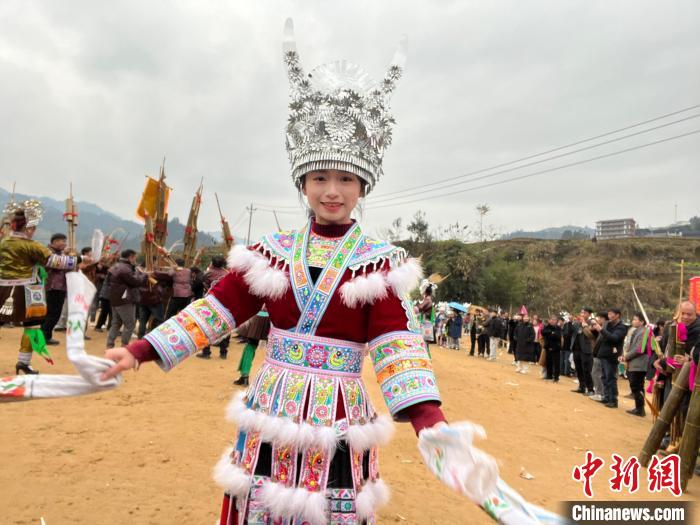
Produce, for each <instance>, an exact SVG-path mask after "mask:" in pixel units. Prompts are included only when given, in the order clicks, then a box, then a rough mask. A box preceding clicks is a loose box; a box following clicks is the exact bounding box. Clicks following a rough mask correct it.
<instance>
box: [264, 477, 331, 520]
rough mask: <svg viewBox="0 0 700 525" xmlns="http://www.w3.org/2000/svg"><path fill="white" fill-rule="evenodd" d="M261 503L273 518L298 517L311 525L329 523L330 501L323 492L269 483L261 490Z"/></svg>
mask: <svg viewBox="0 0 700 525" xmlns="http://www.w3.org/2000/svg"><path fill="white" fill-rule="evenodd" d="M260 501H261V502H262V504H263V505H264V506H265V507H266V508H268V509H269V510H270V514H271V515H272V517H273V518H290V517H292V516H298V517H300V518H302V519H304V520H306V521H308V522H309V523H310V524H311V525H325V524H327V523H328V514H327V509H328V501H327V500H326V498H325V497H324V495H323V494H322V493H321V492H310V491H308V490H306V489H302V488H294V487H285V486H284V485H282V484H281V483H273V482H268V483H264V484H263V485H262V487H261V488H260Z"/></svg>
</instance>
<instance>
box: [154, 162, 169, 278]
mask: <svg viewBox="0 0 700 525" xmlns="http://www.w3.org/2000/svg"><path fill="white" fill-rule="evenodd" d="M168 191H169V188H168V186H167V185H166V184H165V157H163V164H161V166H160V174H159V176H158V198H157V199H156V216H155V217H154V218H153V235H154V239H155V243H156V244H157V245H159V246H165V243H166V241H167V239H168V211H167V205H168V203H167V201H168ZM162 263H163V258H162V256H161V254H160V251H158V266H161V265H162Z"/></svg>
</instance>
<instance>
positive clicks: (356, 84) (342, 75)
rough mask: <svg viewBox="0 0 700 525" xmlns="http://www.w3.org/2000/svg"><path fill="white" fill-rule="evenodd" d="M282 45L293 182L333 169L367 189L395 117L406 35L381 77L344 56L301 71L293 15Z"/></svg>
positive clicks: (377, 173)
mask: <svg viewBox="0 0 700 525" xmlns="http://www.w3.org/2000/svg"><path fill="white" fill-rule="evenodd" d="M282 50H283V52H284V62H285V65H286V66H287V76H288V78H289V87H290V102H289V119H288V122H287V129H286V136H287V141H286V142H287V153H288V155H289V162H290V164H291V167H292V180H293V181H294V184H295V185H296V186H297V187H300V185H301V180H302V178H303V176H304V175H306V174H307V173H309V172H310V171H314V170H328V169H336V170H341V171H349V172H351V173H354V174H355V175H357V176H358V177H360V178H361V179H363V180H364V181H365V182H366V183H367V187H366V192H365V193H369V192H370V191H371V190H372V188H373V187H374V185H375V184H376V183H377V181H378V180H379V177H380V176H381V175H382V159H383V157H384V151H385V150H386V148H387V147H388V146H389V145H390V144H391V134H392V127H393V125H394V124H395V120H394V117H393V116H392V115H391V113H390V107H389V102H390V96H391V93H392V92H393V91H394V88H395V87H396V81H397V80H398V79H399V78H401V74H402V73H403V69H404V66H405V64H406V37H403V38H402V39H401V41H400V42H399V46H398V48H397V50H396V52H395V53H394V57H393V59H392V61H391V65H390V66H389V69H388V70H387V73H386V75H385V76H384V78H383V79H382V81H381V82H379V83H377V82H375V81H374V80H373V79H372V78H371V77H370V76H369V74H368V73H367V72H365V71H364V70H363V69H362V68H361V67H359V66H357V65H356V64H353V63H350V62H347V61H345V60H339V61H336V62H330V63H328V64H323V65H321V66H319V67H317V68H315V69H313V70H312V71H311V73H308V74H305V73H304V70H303V68H302V66H301V62H300V60H299V54H298V52H297V48H296V41H295V39H294V25H293V22H292V20H291V18H289V19H287V21H286V23H285V26H284V38H283V44H282Z"/></svg>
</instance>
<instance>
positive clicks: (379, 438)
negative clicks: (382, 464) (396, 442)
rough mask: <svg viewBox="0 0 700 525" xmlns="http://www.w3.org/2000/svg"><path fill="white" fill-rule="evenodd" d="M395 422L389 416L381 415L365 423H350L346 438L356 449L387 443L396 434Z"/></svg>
mask: <svg viewBox="0 0 700 525" xmlns="http://www.w3.org/2000/svg"><path fill="white" fill-rule="evenodd" d="M394 430H395V428H394V423H393V422H392V420H391V418H390V417H389V416H385V415H381V416H379V417H377V418H376V419H375V420H374V421H371V422H370V423H367V424H365V425H350V426H349V427H348V431H347V433H346V434H345V439H346V441H347V442H348V444H349V445H350V447H352V448H353V449H355V450H362V451H365V450H369V449H370V448H373V447H376V446H379V445H386V444H387V443H388V442H389V441H390V440H391V438H392V436H393V435H394Z"/></svg>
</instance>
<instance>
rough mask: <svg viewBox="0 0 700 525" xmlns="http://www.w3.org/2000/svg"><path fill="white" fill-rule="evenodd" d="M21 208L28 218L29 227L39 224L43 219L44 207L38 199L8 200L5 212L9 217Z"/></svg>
mask: <svg viewBox="0 0 700 525" xmlns="http://www.w3.org/2000/svg"><path fill="white" fill-rule="evenodd" d="M19 210H23V211H24V216H25V217H26V218H27V226H26V227H27V228H32V227H36V226H38V225H39V223H40V222H41V219H43V218H44V207H43V206H42V205H41V202H40V201H38V200H36V199H29V200H26V201H24V202H15V201H11V202H8V203H7V205H6V206H5V208H4V209H3V214H4V215H5V216H6V217H7V216H11V215H13V214H14V213H15V212H16V211H19ZM10 219H11V217H10Z"/></svg>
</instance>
